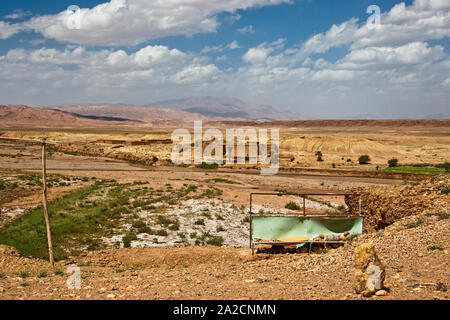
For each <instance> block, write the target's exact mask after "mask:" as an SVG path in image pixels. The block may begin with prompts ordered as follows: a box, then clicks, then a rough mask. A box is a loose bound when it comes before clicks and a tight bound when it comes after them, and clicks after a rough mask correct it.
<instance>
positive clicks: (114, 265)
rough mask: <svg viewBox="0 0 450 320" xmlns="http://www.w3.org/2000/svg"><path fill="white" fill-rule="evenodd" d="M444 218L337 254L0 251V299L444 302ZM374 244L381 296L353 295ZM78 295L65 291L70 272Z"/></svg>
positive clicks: (395, 227) (409, 224)
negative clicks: (42, 254)
mask: <svg viewBox="0 0 450 320" xmlns="http://www.w3.org/2000/svg"><path fill="white" fill-rule="evenodd" d="M449 229H450V219H448V215H432V214H428V215H420V216H410V217H405V218H402V219H400V220H399V221H397V222H395V223H393V224H392V225H390V226H388V227H387V228H386V229H384V230H382V231H379V232H376V233H370V234H365V235H362V236H360V237H358V238H356V239H354V240H353V242H352V243H351V244H348V245H346V246H344V247H340V248H338V249H330V250H328V251H322V253H320V254H318V253H310V254H256V255H255V256H251V252H250V249H249V248H247V247H221V248H219V247H209V246H206V247H172V248H171V247H163V248H130V249H111V250H103V251H96V252H90V253H88V254H85V255H83V256H80V257H76V258H73V259H71V260H66V261H61V262H59V263H58V264H57V266H56V268H55V269H53V270H51V269H50V268H49V266H48V263H47V262H45V261H42V260H37V259H30V258H26V257H22V256H20V255H19V254H18V253H17V252H16V251H15V250H14V249H12V248H10V247H1V249H0V298H1V299H444V300H448V297H449V293H448V290H449V286H450V269H449V268H448V263H449V262H450V259H449V255H448V253H449V252H448V251H449V249H450V248H449V245H448V244H449V243H450V242H449V240H450V236H449V232H448V230H449ZM366 242H372V243H373V244H374V246H375V248H376V250H377V252H378V256H379V257H380V259H381V261H382V262H383V263H384V264H385V266H386V281H385V286H386V291H387V292H388V294H387V295H386V296H373V297H371V298H363V297H361V296H360V295H357V294H355V293H354V289H353V279H354V249H355V248H356V247H357V246H358V245H360V244H362V243H366ZM74 264H75V265H78V266H79V267H80V268H81V289H80V290H69V289H67V285H66V281H67V279H68V277H69V274H65V271H66V268H67V267H68V266H70V265H74Z"/></svg>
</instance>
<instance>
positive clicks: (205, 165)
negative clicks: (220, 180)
mask: <svg viewBox="0 0 450 320" xmlns="http://www.w3.org/2000/svg"><path fill="white" fill-rule="evenodd" d="M218 167H219V165H218V164H217V163H206V162H202V164H200V165H198V166H197V168H200V169H217V168H218Z"/></svg>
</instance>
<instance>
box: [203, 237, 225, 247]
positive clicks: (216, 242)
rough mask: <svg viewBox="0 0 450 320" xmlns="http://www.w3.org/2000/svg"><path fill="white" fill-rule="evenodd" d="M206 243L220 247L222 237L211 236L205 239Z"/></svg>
mask: <svg viewBox="0 0 450 320" xmlns="http://www.w3.org/2000/svg"><path fill="white" fill-rule="evenodd" d="M206 243H207V244H209V245H212V246H217V247H221V246H222V245H223V238H222V237H219V236H216V237H212V238H211V239H209V240H208V241H206Z"/></svg>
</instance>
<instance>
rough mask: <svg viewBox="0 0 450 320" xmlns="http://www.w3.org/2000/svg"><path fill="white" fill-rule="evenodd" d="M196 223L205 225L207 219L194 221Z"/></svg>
mask: <svg viewBox="0 0 450 320" xmlns="http://www.w3.org/2000/svg"><path fill="white" fill-rule="evenodd" d="M194 224H195V225H198V226H204V225H205V220H203V219H198V220H197V221H195V222H194Z"/></svg>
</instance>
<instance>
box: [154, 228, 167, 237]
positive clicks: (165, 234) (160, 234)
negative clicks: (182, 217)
mask: <svg viewBox="0 0 450 320" xmlns="http://www.w3.org/2000/svg"><path fill="white" fill-rule="evenodd" d="M156 235H157V236H162V237H166V236H167V235H168V233H167V231H166V230H164V229H161V230H158V231H156Z"/></svg>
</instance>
